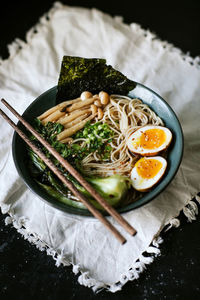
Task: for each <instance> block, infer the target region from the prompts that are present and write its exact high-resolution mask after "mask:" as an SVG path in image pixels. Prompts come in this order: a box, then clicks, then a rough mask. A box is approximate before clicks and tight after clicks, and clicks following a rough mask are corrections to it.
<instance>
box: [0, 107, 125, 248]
mask: <svg viewBox="0 0 200 300" xmlns="http://www.w3.org/2000/svg"><path fill="white" fill-rule="evenodd" d="M0 114H1V115H2V116H3V118H4V119H5V120H6V121H7V122H8V123H9V124H10V125H11V126H12V127H13V128H14V130H15V131H16V132H17V133H18V134H19V135H20V137H21V138H22V139H23V140H24V141H25V143H26V144H27V145H28V146H29V147H30V148H31V149H32V150H33V151H34V152H35V153H36V154H37V155H38V156H39V157H40V158H41V159H42V160H43V161H44V162H45V164H46V165H47V166H48V167H49V169H51V170H52V171H53V173H54V174H56V176H57V177H58V178H59V179H60V180H61V181H62V182H63V183H64V184H65V185H66V186H67V187H68V188H69V189H70V190H71V191H72V193H73V194H74V195H75V196H76V197H77V198H79V199H80V201H81V202H82V203H83V204H84V205H85V206H86V207H87V209H88V210H89V211H90V212H91V213H92V214H93V215H94V216H95V217H96V218H97V219H98V220H99V221H101V222H102V224H103V225H104V226H106V227H107V229H108V230H109V231H110V232H112V233H113V235H114V236H115V237H116V238H117V239H118V240H119V242H120V243H121V244H124V243H126V239H125V238H124V237H123V236H122V235H121V233H120V232H119V231H118V230H117V229H116V228H115V227H114V226H113V225H112V224H111V223H110V222H109V221H108V220H107V219H106V218H104V216H103V215H102V214H101V213H100V212H99V211H98V210H97V209H96V208H95V207H94V206H93V205H92V203H90V202H89V201H88V200H87V198H86V197H85V196H84V195H83V194H82V193H81V192H79V191H78V190H77V188H76V187H75V186H74V184H73V183H72V182H71V181H69V180H68V179H67V178H66V177H65V176H64V175H63V174H62V172H61V171H60V170H59V169H58V168H57V167H56V166H55V165H54V164H53V163H52V161H51V160H50V159H48V158H47V157H46V156H45V154H44V153H43V152H42V151H41V150H40V149H39V148H38V147H36V146H35V144H33V142H31V141H30V140H29V138H28V137H27V136H26V135H25V134H24V133H23V131H21V130H20V129H19V128H18V127H17V126H16V124H15V123H14V122H13V121H12V120H11V119H10V118H9V117H8V116H7V115H6V114H5V113H4V112H3V111H2V110H1V109H0Z"/></svg>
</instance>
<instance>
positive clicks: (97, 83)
mask: <svg viewBox="0 0 200 300" xmlns="http://www.w3.org/2000/svg"><path fill="white" fill-rule="evenodd" d="M135 86H136V84H135V82H134V81H132V80H130V79H128V78H127V77H126V76H125V75H123V74H122V73H121V72H119V71H117V70H115V69H114V68H113V67H112V66H110V65H106V60H105V59H100V58H83V57H75V56H63V59H62V64H61V69H60V76H59V80H58V91H57V97H56V98H57V103H60V102H62V101H64V100H67V99H72V98H76V97H79V96H80V94H81V93H82V92H83V91H85V90H87V91H90V92H91V93H97V92H99V91H101V90H104V91H105V92H107V93H109V94H113V93H115V94H123V95H126V94H128V92H129V91H131V90H132V89H134V88H135Z"/></svg>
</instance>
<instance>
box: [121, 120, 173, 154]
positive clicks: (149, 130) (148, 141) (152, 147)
mask: <svg viewBox="0 0 200 300" xmlns="http://www.w3.org/2000/svg"><path fill="white" fill-rule="evenodd" d="M171 140H172V133H171V131H170V130H169V129H168V128H166V127H163V126H155V125H146V126H144V127H141V128H139V129H137V130H136V131H135V132H133V133H132V134H131V135H130V137H129V138H128V140H127V146H128V148H129V150H130V151H131V152H133V153H135V154H140V155H142V156H154V155H157V154H158V153H159V152H161V151H163V150H165V149H166V148H167V147H168V146H169V144H170V143H171Z"/></svg>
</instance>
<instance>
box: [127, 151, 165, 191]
mask: <svg viewBox="0 0 200 300" xmlns="http://www.w3.org/2000/svg"><path fill="white" fill-rule="evenodd" d="M141 159H147V160H148V159H150V160H157V161H159V162H161V164H162V167H161V169H160V170H159V171H158V173H157V174H156V175H155V176H154V177H153V178H144V177H142V176H141V175H140V174H138V169H137V163H136V165H135V166H134V168H133V169H132V171H131V182H132V186H133V188H134V189H135V190H137V191H140V192H147V191H149V190H150V189H151V188H152V187H153V186H154V185H155V184H157V183H158V182H159V181H160V179H161V178H162V177H163V175H164V173H165V170H166V167H167V161H166V159H165V158H163V157H162V156H154V157H142V158H141ZM141 159H140V160H141Z"/></svg>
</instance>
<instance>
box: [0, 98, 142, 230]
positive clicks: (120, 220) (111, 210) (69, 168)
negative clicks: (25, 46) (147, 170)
mask: <svg viewBox="0 0 200 300" xmlns="http://www.w3.org/2000/svg"><path fill="white" fill-rule="evenodd" d="M1 102H2V103H3V104H4V105H5V106H6V107H7V108H8V109H9V110H10V111H11V112H12V113H13V114H14V115H15V116H16V117H17V118H18V119H19V120H20V121H21V123H22V124H23V125H24V126H25V127H26V128H27V129H28V130H29V131H30V132H31V133H32V134H33V135H34V136H35V137H36V138H37V139H38V140H39V141H40V142H41V144H43V145H44V146H45V147H46V149H47V150H48V151H49V152H50V153H51V154H52V155H53V156H54V157H55V158H56V159H57V160H58V161H59V162H60V163H61V164H62V165H63V166H64V167H65V169H66V170H67V171H69V173H71V175H72V176H73V177H74V178H76V179H77V180H78V181H79V182H80V184H81V185H82V186H83V187H84V188H85V189H86V190H87V191H88V192H89V193H90V194H91V195H92V196H93V197H94V198H95V199H96V200H97V201H98V202H99V204H100V205H101V206H102V207H103V208H104V209H105V210H106V211H107V212H108V213H109V214H110V215H111V216H112V217H113V218H114V219H115V220H116V221H117V222H118V223H119V224H120V225H121V226H122V227H123V228H124V229H125V230H126V231H127V232H129V233H130V234H131V235H135V234H136V230H135V229H134V228H133V227H132V226H131V225H130V224H129V223H128V222H127V221H126V220H125V219H124V218H123V217H122V216H121V215H120V214H119V213H118V212H117V211H116V210H115V209H114V208H113V207H112V206H110V205H109V204H108V202H106V201H105V200H104V199H103V198H102V197H101V196H100V195H99V194H98V193H97V191H96V190H95V189H94V188H93V187H92V186H91V185H90V184H89V183H88V182H87V181H86V180H85V179H84V178H83V177H82V176H81V174H80V173H79V172H78V171H77V170H75V169H74V168H73V167H72V166H71V165H70V164H69V163H68V162H67V160H66V159H64V158H63V157H62V156H61V155H60V154H59V153H58V152H57V151H56V150H55V149H54V148H53V147H52V146H51V145H50V144H49V143H48V142H47V141H46V140H44V139H43V138H42V137H41V136H40V135H39V133H38V132H37V131H36V130H35V129H34V128H33V127H32V126H31V125H30V124H29V123H28V122H27V121H26V120H24V119H23V118H22V116H20V115H19V114H18V112H17V111H16V110H15V109H14V108H13V107H12V106H10V105H9V104H8V103H7V102H6V100H5V99H1Z"/></svg>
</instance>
